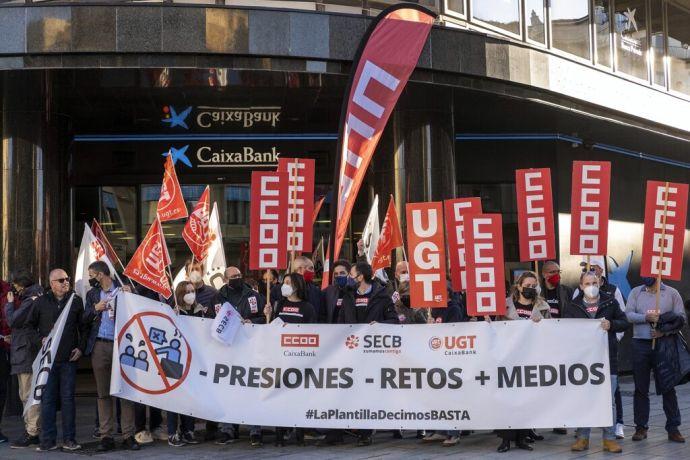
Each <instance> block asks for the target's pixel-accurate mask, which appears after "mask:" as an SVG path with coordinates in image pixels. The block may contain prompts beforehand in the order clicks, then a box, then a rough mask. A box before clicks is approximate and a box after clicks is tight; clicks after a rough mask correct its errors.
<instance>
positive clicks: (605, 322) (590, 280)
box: [563, 271, 630, 453]
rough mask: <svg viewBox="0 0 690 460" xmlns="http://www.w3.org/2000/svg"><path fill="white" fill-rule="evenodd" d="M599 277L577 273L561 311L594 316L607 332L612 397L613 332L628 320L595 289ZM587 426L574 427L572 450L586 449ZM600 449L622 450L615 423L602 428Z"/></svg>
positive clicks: (614, 368)
mask: <svg viewBox="0 0 690 460" xmlns="http://www.w3.org/2000/svg"><path fill="white" fill-rule="evenodd" d="M599 284H600V280H599V278H598V277H597V275H596V273H594V272H592V271H589V272H585V273H583V274H582V275H581V276H580V294H579V295H578V296H577V297H576V298H575V299H573V300H572V302H570V303H569V304H568V306H567V307H566V309H565V310H564V311H563V318H582V319H598V320H600V321H601V327H602V329H604V330H605V331H607V332H608V341H609V366H610V371H611V399H612V400H613V399H614V398H615V393H616V387H618V339H617V338H616V333H618V332H625V331H626V330H627V329H629V328H630V323H629V322H628V320H627V318H626V317H625V313H623V310H621V307H620V305H618V301H617V300H616V299H615V298H614V297H612V296H610V295H608V294H607V293H605V292H602V291H601V290H600V289H599ZM611 412H612V417H613V418H612V420H615V419H616V413H615V407H614V406H613V404H612V405H611ZM591 431H592V429H591V428H578V429H577V431H576V432H575V435H576V436H577V441H575V444H573V445H572V446H571V447H570V450H572V451H573V452H582V451H585V450H587V449H589V435H590V433H591ZM602 432H603V449H604V452H611V453H620V452H622V451H623V449H622V448H621V446H620V445H619V444H618V442H616V432H615V424H614V425H611V426H608V427H604V428H602Z"/></svg>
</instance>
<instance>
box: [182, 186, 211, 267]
mask: <svg viewBox="0 0 690 460" xmlns="http://www.w3.org/2000/svg"><path fill="white" fill-rule="evenodd" d="M210 208H211V203H210V198H209V190H208V186H206V188H205V189H204V193H202V194H201V197H200V198H199V201H197V202H196V205H195V206H194V210H192V214H190V216H189V219H187V223H186V224H185V226H184V229H182V238H183V239H184V240H185V241H186V242H187V246H189V249H191V251H192V254H194V258H195V259H196V260H199V261H201V260H204V259H205V258H206V253H207V252H208V247H209V245H210V244H211V240H210V239H209V229H208V220H209V215H210V212H211V211H210Z"/></svg>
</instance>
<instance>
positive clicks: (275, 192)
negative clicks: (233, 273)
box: [249, 171, 288, 270]
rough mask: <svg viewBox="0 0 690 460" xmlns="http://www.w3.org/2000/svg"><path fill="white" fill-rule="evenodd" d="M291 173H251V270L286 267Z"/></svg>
mask: <svg viewBox="0 0 690 460" xmlns="http://www.w3.org/2000/svg"><path fill="white" fill-rule="evenodd" d="M287 203H288V174H287V173H279V172H265V171H254V172H252V186H251V211H250V216H251V221H250V224H249V269H250V270H268V269H271V268H273V269H276V270H283V269H285V268H286V267H287V252H288V251H287V215H288V212H287V207H288V206H287Z"/></svg>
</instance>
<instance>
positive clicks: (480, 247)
mask: <svg viewBox="0 0 690 460" xmlns="http://www.w3.org/2000/svg"><path fill="white" fill-rule="evenodd" d="M465 247H466V248H467V254H466V257H467V286H466V291H467V314H468V315H470V316H486V315H505V313H506V291H505V271H504V268H503V220H502V218H501V215H500V214H473V215H468V216H465Z"/></svg>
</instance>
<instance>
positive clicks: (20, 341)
mask: <svg viewBox="0 0 690 460" xmlns="http://www.w3.org/2000/svg"><path fill="white" fill-rule="evenodd" d="M12 287H13V288H14V291H16V296H15V295H14V294H13V293H12V292H10V293H9V294H7V305H6V306H5V316H6V318H7V323H8V324H9V325H10V328H11V335H12V340H11V350H10V363H11V365H12V375H16V376H17V380H18V381H19V399H21V401H22V404H26V400H27V399H28V398H29V392H30V391H31V376H32V369H31V367H32V364H33V362H34V359H35V358H36V354H37V353H38V345H37V344H38V334H37V333H36V330H35V329H31V328H30V327H28V326H27V325H26V320H27V318H28V317H29V313H31V308H32V307H33V303H34V301H35V300H36V299H38V298H39V297H40V296H42V295H43V288H42V287H41V286H39V285H38V284H36V282H35V281H34V277H33V275H32V274H31V273H29V272H28V271H26V270H18V271H17V272H16V273H15V274H14V275H13V276H12ZM39 415H40V411H39V407H38V406H37V405H36V406H31V408H30V409H29V410H28V411H27V413H26V416H25V417H24V429H25V432H24V434H23V435H22V437H21V438H20V439H18V440H17V441H15V442H13V443H12V444H11V446H10V447H12V448H14V449H21V448H25V447H29V446H31V445H34V444H38V443H39V439H38V424H39Z"/></svg>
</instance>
